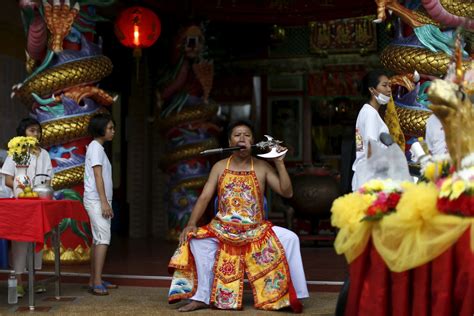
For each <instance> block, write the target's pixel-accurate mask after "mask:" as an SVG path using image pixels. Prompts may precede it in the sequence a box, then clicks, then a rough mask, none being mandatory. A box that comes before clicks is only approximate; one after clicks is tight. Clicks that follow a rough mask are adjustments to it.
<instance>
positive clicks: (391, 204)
mask: <svg viewBox="0 0 474 316" xmlns="http://www.w3.org/2000/svg"><path fill="white" fill-rule="evenodd" d="M400 197H401V195H400V194H398V193H390V195H389V196H388V198H387V207H388V209H389V210H393V209H394V208H396V207H397V204H398V201H400Z"/></svg>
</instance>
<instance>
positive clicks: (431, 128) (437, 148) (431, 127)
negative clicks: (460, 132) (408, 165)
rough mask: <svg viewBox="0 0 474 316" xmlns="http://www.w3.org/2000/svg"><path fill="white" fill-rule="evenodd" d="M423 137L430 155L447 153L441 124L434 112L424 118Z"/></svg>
mask: <svg viewBox="0 0 474 316" xmlns="http://www.w3.org/2000/svg"><path fill="white" fill-rule="evenodd" d="M425 139H426V144H427V145H428V150H429V151H430V154H431V155H432V156H439V155H446V154H448V153H449V152H448V146H447V145H446V137H445V134H444V129H443V125H442V124H441V121H440V120H439V119H438V118H437V117H436V115H434V114H432V115H431V116H430V117H429V118H428V120H426V132H425Z"/></svg>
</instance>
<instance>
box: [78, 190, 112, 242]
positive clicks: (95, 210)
mask: <svg viewBox="0 0 474 316" xmlns="http://www.w3.org/2000/svg"><path fill="white" fill-rule="evenodd" d="M109 204H110V206H112V201H109ZM84 208H85V209H86V211H87V214H88V215H89V219H90V221H91V230H92V242H93V243H94V245H110V223H111V219H110V218H104V217H103V216H102V207H101V205H100V201H99V200H86V199H84Z"/></svg>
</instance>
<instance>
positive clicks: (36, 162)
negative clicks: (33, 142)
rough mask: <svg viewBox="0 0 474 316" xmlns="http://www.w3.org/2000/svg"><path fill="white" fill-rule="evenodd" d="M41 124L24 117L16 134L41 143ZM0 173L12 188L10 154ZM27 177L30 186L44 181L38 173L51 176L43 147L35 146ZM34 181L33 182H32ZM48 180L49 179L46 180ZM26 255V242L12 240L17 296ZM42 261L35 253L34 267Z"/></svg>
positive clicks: (13, 167) (13, 168)
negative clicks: (29, 137)
mask: <svg viewBox="0 0 474 316" xmlns="http://www.w3.org/2000/svg"><path fill="white" fill-rule="evenodd" d="M41 133H42V130H41V124H40V123H39V122H38V121H37V120H35V119H32V118H24V119H22V120H21V121H20V123H19V124H18V127H17V129H16V134H17V136H31V137H35V138H37V139H38V140H39V141H40V143H41ZM1 173H2V174H3V175H4V176H5V185H6V186H7V187H9V188H10V189H13V180H14V178H15V176H16V164H15V162H14V161H13V159H12V157H11V156H8V157H7V158H6V159H5V162H4V164H3V166H2V170H1ZM26 174H27V176H28V178H30V180H31V181H32V186H35V185H36V184H39V183H41V181H45V179H44V178H43V179H42V178H41V177H36V178H35V176H36V175H39V174H46V175H48V176H50V177H51V178H52V177H53V167H52V165H51V158H50V156H49V153H48V152H47V151H46V150H44V149H43V148H40V147H38V148H35V149H34V150H33V154H32V155H31V158H30V165H29V166H28V169H27V171H26ZM33 181H34V182H33ZM46 181H49V180H46ZM27 255H28V243H27V242H23V241H15V240H12V266H13V269H14V270H15V274H16V275H17V280H18V288H17V292H18V297H23V296H24V295H25V289H24V287H23V280H22V274H23V273H24V272H25V269H26V258H27ZM42 262H43V251H39V252H36V253H35V269H36V270H41V266H42ZM45 291H46V288H45V287H44V286H42V285H38V286H36V287H35V292H36V293H42V292H45Z"/></svg>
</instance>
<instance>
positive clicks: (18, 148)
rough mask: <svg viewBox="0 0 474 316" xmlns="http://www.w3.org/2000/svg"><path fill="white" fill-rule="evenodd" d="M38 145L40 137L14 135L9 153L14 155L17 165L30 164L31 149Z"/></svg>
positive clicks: (9, 144)
mask: <svg viewBox="0 0 474 316" xmlns="http://www.w3.org/2000/svg"><path fill="white" fill-rule="evenodd" d="M36 146H38V139H36V138H35V137H29V136H17V137H13V138H12V139H11V140H10V141H9V142H8V155H9V156H11V157H12V159H13V161H14V162H15V164H16V165H17V166H27V165H29V164H30V157H31V149H33V148H34V147H36Z"/></svg>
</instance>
